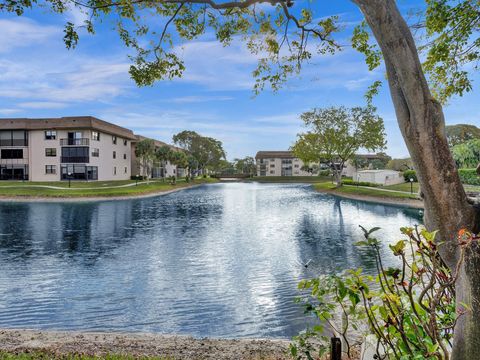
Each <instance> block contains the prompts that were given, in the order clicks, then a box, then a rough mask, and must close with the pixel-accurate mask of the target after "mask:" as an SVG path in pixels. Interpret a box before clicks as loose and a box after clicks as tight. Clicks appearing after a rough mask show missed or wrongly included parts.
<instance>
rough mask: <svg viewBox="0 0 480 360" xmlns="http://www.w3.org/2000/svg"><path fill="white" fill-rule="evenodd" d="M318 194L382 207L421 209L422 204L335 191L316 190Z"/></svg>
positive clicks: (421, 202) (407, 200)
mask: <svg viewBox="0 0 480 360" xmlns="http://www.w3.org/2000/svg"><path fill="white" fill-rule="evenodd" d="M317 191H318V192H321V193H325V194H330V195H334V196H338V197H341V198H345V199H352V200H360V201H366V202H371V203H377V204H384V205H397V206H404V207H410V208H415V209H423V208H424V204H423V201H421V200H415V199H407V198H389V197H380V196H369V195H360V194H343V193H338V192H336V191H335V190H324V189H317Z"/></svg>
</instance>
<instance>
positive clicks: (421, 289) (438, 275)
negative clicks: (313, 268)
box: [290, 227, 480, 360]
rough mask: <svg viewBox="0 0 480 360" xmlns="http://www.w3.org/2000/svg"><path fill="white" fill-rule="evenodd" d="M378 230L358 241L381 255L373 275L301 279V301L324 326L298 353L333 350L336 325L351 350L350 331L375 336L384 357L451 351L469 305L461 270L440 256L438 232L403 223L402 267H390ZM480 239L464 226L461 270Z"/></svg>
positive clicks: (304, 338) (439, 355)
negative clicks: (458, 287) (461, 288)
mask: <svg viewBox="0 0 480 360" xmlns="http://www.w3.org/2000/svg"><path fill="white" fill-rule="evenodd" d="M378 229H379V228H373V229H371V230H369V231H367V230H365V229H364V228H362V230H363V232H364V236H365V240H364V241H360V242H359V243H357V245H358V246H361V247H363V248H365V251H366V252H367V253H368V254H370V255H371V256H372V257H373V258H374V260H375V264H376V270H377V271H376V274H375V275H374V276H372V275H366V274H363V273H362V270H361V269H359V270H348V271H346V272H345V273H344V274H342V275H325V276H321V277H317V278H314V279H311V280H302V281H301V282H300V284H299V289H300V290H301V291H303V295H302V296H301V297H299V298H298V299H297V302H299V303H302V304H303V305H304V307H305V313H308V314H311V315H313V316H314V317H316V318H317V320H318V325H315V326H313V327H312V328H310V329H307V330H306V331H305V332H303V333H301V334H300V335H298V336H296V337H295V338H294V340H293V342H292V344H291V345H290V352H291V354H292V355H293V356H294V357H295V358H296V359H304V358H306V359H312V358H315V356H316V355H318V356H319V357H321V356H322V355H323V354H324V353H325V352H326V351H328V340H329V338H328V337H327V336H326V335H327V334H328V333H327V334H326V333H325V331H329V330H331V329H333V331H334V334H336V336H338V337H341V338H342V340H343V341H344V344H345V345H346V349H344V350H345V352H346V353H347V356H349V357H350V355H351V354H350V351H351V346H352V344H353V342H352V336H351V335H352V334H351V332H352V331H355V332H356V333H357V334H358V332H359V331H360V332H363V334H364V335H365V334H366V333H371V334H373V335H374V336H375V338H376V341H377V346H376V351H377V358H378V359H390V358H394V359H429V360H430V359H431V360H433V359H447V358H448V351H449V348H450V347H451V340H452V337H453V327H454V326H455V323H456V321H457V320H458V317H459V316H462V315H463V314H465V312H466V311H468V310H469V309H468V308H467V307H466V305H465V304H461V306H458V308H457V310H456V311H455V289H454V284H455V280H456V277H455V276H454V275H452V273H451V272H450V270H449V268H448V267H447V266H446V265H445V263H444V262H443V261H442V259H441V258H440V255H439V252H438V248H439V247H440V246H442V245H441V244H440V245H439V244H437V243H435V242H434V239H435V234H436V233H435V232H427V231H426V230H424V229H420V228H418V227H414V228H402V229H401V231H402V234H403V235H404V236H405V239H403V240H400V241H398V242H397V243H396V244H393V245H389V247H390V250H391V251H392V252H393V254H394V255H395V256H396V257H398V258H399V260H400V261H399V266H398V267H393V268H385V267H384V265H383V263H382V257H381V252H380V249H381V244H380V243H379V241H378V240H377V239H375V238H374V237H373V236H372V234H373V233H374V232H375V231H377V230H378ZM479 239H480V238H479V237H475V236H474V235H473V234H471V233H469V232H468V231H465V230H461V231H460V232H459V234H458V243H459V245H460V251H461V252H462V254H461V256H460V259H462V260H460V262H459V263H458V264H457V269H458V268H459V267H460V266H461V261H463V257H464V253H465V251H466V249H467V247H468V246H470V244H472V243H473V242H477V241H478V240H479ZM340 323H341V326H339V324H340Z"/></svg>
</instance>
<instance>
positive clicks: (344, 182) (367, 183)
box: [342, 179, 379, 187]
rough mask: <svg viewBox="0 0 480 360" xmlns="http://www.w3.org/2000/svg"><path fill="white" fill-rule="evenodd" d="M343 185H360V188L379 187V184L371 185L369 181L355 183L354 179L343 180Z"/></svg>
mask: <svg viewBox="0 0 480 360" xmlns="http://www.w3.org/2000/svg"><path fill="white" fill-rule="evenodd" d="M342 184H343V185H358V186H370V187H378V186H379V185H378V184H375V183H371V182H368V181H355V180H352V179H343V180H342Z"/></svg>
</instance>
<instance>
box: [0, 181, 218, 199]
mask: <svg viewBox="0 0 480 360" xmlns="http://www.w3.org/2000/svg"><path fill="white" fill-rule="evenodd" d="M212 182H217V180H216V179H211V178H206V179H204V178H197V179H195V180H194V181H192V182H190V183H186V182H185V180H184V179H179V180H178V181H177V183H176V184H175V185H171V184H170V183H169V182H168V181H165V182H163V181H150V182H149V183H148V184H147V183H145V182H143V183H140V184H138V185H133V184H135V181H118V182H116V181H115V182H114V181H109V182H104V181H102V182H88V183H87V182H72V188H73V187H75V188H79V187H83V188H85V189H69V188H68V183H67V184H66V188H65V189H48V188H38V187H32V186H31V185H52V186H58V184H59V183H57V182H51V183H33V182H31V183H28V182H25V183H22V182H19V183H16V182H10V186H12V185H13V184H14V185H15V186H16V187H13V188H10V187H6V186H7V185H3V186H0V196H7V197H52V198H63V197H68V198H75V197H98V196H99V197H115V196H129V195H130V196H132V195H145V194H151V193H157V192H164V191H169V190H173V189H178V188H182V187H187V186H191V185H196V184H204V183H212ZM107 184H108V185H107ZM125 184H132V186H129V187H118V188H105V187H107V186H120V185H125ZM17 185H18V186H17ZM62 187H65V186H62ZM87 187H88V188H90V187H94V189H86V188H87Z"/></svg>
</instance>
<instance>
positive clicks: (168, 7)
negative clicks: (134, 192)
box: [0, 0, 480, 360]
mask: <svg viewBox="0 0 480 360" xmlns="http://www.w3.org/2000/svg"><path fill="white" fill-rule="evenodd" d="M352 2H353V3H354V4H356V5H357V6H358V8H359V9H360V11H361V12H362V13H363V15H364V18H365V24H366V25H367V26H368V28H369V29H370V31H371V33H372V34H373V36H374V38H375V40H376V43H377V44H378V46H379V48H380V51H377V49H376V48H375V46H374V45H372V44H371V43H370V42H369V40H368V31H363V30H362V29H361V27H360V28H357V29H356V31H355V33H354V37H353V45H354V47H355V48H356V49H358V50H360V51H362V52H363V53H365V54H366V55H367V62H368V65H369V67H370V68H374V67H376V66H378V65H379V64H380V63H381V61H382V59H383V62H384V64H385V68H386V73H387V79H388V84H389V88H390V94H391V97H392V100H393V103H394V107H395V112H396V115H397V122H398V125H399V128H400V130H401V132H402V135H403V137H404V139H405V142H406V144H407V147H408V150H409V152H410V155H411V157H412V161H413V163H414V166H415V169H416V171H417V175H418V178H419V181H420V184H421V188H422V196H423V198H424V204H425V223H426V225H427V227H428V228H429V229H438V230H439V235H438V239H439V241H441V242H442V243H443V245H442V247H441V253H442V257H443V258H444V259H445V261H446V262H447V264H448V265H449V266H450V267H451V268H452V270H453V271H456V268H455V264H456V263H457V261H458V260H459V251H458V246H459V244H458V242H457V240H456V234H457V231H458V229H461V228H469V229H471V230H473V231H479V230H480V215H479V214H480V210H479V209H478V208H477V207H475V206H474V205H472V204H471V203H470V202H469V200H468V198H467V196H466V194H465V190H464V189H463V186H462V184H461V182H460V178H459V176H458V173H457V171H456V167H455V162H454V160H453V157H452V155H451V153H450V150H449V147H448V143H447V139H446V136H445V120H444V115H443V110H442V106H441V103H440V102H439V101H438V100H437V99H435V98H434V96H433V95H432V91H431V90H430V87H429V85H428V83H427V80H426V77H425V74H424V69H423V67H422V63H421V62H420V59H419V56H418V49H417V46H416V44H415V41H414V38H413V36H412V33H411V31H410V29H409V26H408V25H407V23H406V21H405V20H404V18H403V17H402V15H401V13H400V12H399V10H398V8H397V5H396V1H395V0H352ZM260 3H268V4H270V5H272V6H274V11H273V12H267V11H265V10H264V7H263V6H262V7H259V6H257V5H258V4H260ZM35 4H36V2H35V1H22V0H0V10H3V11H9V12H15V13H17V14H18V15H21V14H23V11H24V9H25V8H29V7H31V6H33V5H35ZM308 4H310V3H308ZM42 5H43V4H42ZM46 5H47V6H50V8H51V9H53V10H54V11H56V12H64V11H66V8H67V7H71V6H76V7H77V8H78V9H80V11H84V12H86V13H87V15H88V20H87V21H86V22H85V24H84V27H85V28H86V29H87V30H88V31H89V32H90V33H94V25H95V22H96V20H97V19H99V18H101V17H107V16H111V17H113V19H114V20H115V23H116V26H117V30H118V32H119V35H120V37H121V39H122V40H123V41H124V43H125V45H126V46H128V47H131V48H132V49H133V50H134V51H136V55H134V56H132V59H133V64H132V66H131V67H130V74H131V76H132V78H133V79H134V80H135V81H136V82H137V84H139V85H151V84H153V83H154V82H155V81H156V80H159V79H168V78H173V77H177V76H181V75H182V73H183V71H184V68H185V67H184V63H183V62H182V60H181V58H180V57H179V55H178V53H177V52H175V49H177V47H176V45H177V44H176V43H175V42H174V41H173V39H177V38H183V39H187V40H192V39H195V38H197V37H198V36H200V35H201V34H203V33H205V31H206V30H207V28H210V29H213V31H214V32H215V34H216V37H217V39H218V40H219V41H220V42H222V43H223V44H225V45H228V44H229V43H231V42H232V40H233V37H234V36H235V35H251V36H250V38H249V39H247V42H248V48H249V49H250V50H251V51H252V52H253V53H254V54H256V55H257V56H258V57H259V65H258V67H257V69H256V70H255V71H254V75H255V76H256V77H257V83H256V85H255V90H256V91H260V90H261V89H263V86H264V85H265V84H270V85H271V86H272V88H273V89H274V90H275V89H278V87H279V86H281V84H282V83H283V82H285V81H286V79H287V77H288V75H289V74H292V73H295V72H298V71H299V70H300V68H301V64H302V62H303V61H305V60H308V59H310V58H311V57H312V56H313V55H314V54H313V53H312V52H313V50H312V49H315V50H316V51H317V52H319V53H320V54H325V53H332V52H335V51H337V50H338V49H339V48H340V46H339V45H338V44H337V43H336V42H335V41H334V39H333V36H332V35H333V33H334V32H336V31H337V30H338V29H339V26H338V23H337V21H336V20H337V17H335V16H330V17H325V16H320V17H318V16H314V15H315V14H313V13H312V11H311V7H310V6H294V5H297V3H296V2H295V1H294V0H232V1H228V2H223V1H215V0H158V1H155V2H151V1H146V0H145V1H143V0H140V1H138V0H124V1H121V2H107V3H105V1H103V0H89V1H88V2H82V1H75V2H69V1H66V0H47V1H46ZM479 7H480V4H479V3H478V1H473V0H459V1H448V0H427V19H426V26H427V32H428V35H429V36H431V37H434V39H435V42H434V46H431V47H430V50H429V52H428V59H427V63H426V67H425V68H426V69H427V71H429V72H430V74H431V78H432V79H433V81H434V83H435V85H437V84H438V87H439V88H440V90H439V91H437V92H436V93H437V94H440V95H439V99H440V100H444V98H445V97H448V96H450V95H452V94H462V93H463V92H465V91H469V90H470V89H471V83H470V82H469V81H468V76H467V75H466V73H465V71H464V68H463V69H462V66H463V65H468V64H471V62H472V61H473V64H475V61H477V60H478V55H479V53H478V49H479V42H478V37H477V36H476V34H477V33H476V32H475V31H476V30H477V29H478V24H479V19H480V16H479V13H480V11H479ZM147 14H154V16H160V17H167V20H166V21H164V22H162V21H151V20H150V19H148V18H147V17H148V16H147ZM169 25H172V26H173V27H174V28H175V30H176V34H172V33H170V32H169V31H168V28H169ZM292 25H293V29H292ZM157 26H160V28H158V27H157ZM159 34H160V35H159ZM366 34H367V36H365V35H366ZM64 39H65V43H66V45H67V47H69V48H71V47H75V45H76V44H77V42H78V39H79V36H78V33H77V32H76V28H75V26H74V24H72V23H67V24H66V27H65V36H64ZM312 42H315V44H314V45H315V46H307V44H312ZM452 61H453V62H452ZM457 65H460V66H457ZM374 85H376V86H374V87H372V88H371V91H369V95H372V94H374V93H375V91H376V89H378V87H377V85H378V83H375V84H374ZM442 86H443V87H444V88H445V91H443V93H442ZM436 87H437V86H436ZM479 253H480V249H479V246H478V245H477V244H474V245H472V246H471V247H470V249H469V251H468V252H467V254H466V256H465V261H464V262H463V264H464V265H463V266H462V268H461V269H460V271H459V273H458V276H457V277H456V279H457V280H456V286H457V288H456V294H457V304H458V307H459V310H462V305H461V304H462V303H467V304H470V305H471V307H472V310H471V311H468V312H467V313H466V315H465V316H462V317H461V318H460V319H459V321H458V322H457V325H456V331H455V341H454V347H453V358H454V360H463V359H478V358H480V327H479V326H476V324H478V323H480V303H479V302H478V301H473V300H477V299H480V286H479V285H478V284H480V260H479V259H480V256H479ZM472 299H473V300H472Z"/></svg>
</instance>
